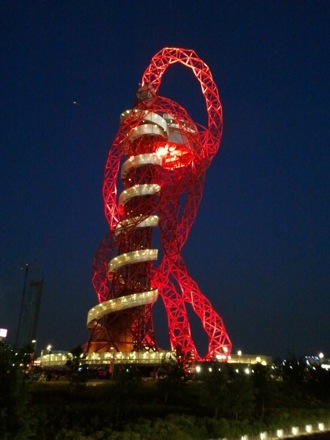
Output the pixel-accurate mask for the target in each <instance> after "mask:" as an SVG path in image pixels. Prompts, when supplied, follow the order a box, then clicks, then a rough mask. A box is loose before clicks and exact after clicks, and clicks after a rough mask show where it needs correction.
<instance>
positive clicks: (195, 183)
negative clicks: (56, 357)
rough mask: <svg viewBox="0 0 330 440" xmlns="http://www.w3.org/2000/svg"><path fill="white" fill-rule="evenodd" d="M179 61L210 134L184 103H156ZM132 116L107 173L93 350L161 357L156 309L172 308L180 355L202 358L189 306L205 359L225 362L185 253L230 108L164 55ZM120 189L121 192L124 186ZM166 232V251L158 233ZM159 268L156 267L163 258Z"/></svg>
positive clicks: (218, 331)
mask: <svg viewBox="0 0 330 440" xmlns="http://www.w3.org/2000/svg"><path fill="white" fill-rule="evenodd" d="M174 63H181V64H183V65H184V66H186V67H188V68H190V69H191V70H192V71H193V73H194V75H195V77H196V79H197V80H198V81H199V83H200V86H201V91H202V93H203V96H204V98H205V104H206V111H207V116H208V126H207V128H202V127H201V126H199V125H198V126H197V125H196V124H195V123H194V121H193V120H192V119H191V117H190V116H189V114H188V113H187V111H186V110H185V109H184V108H182V107H181V106H180V105H179V104H177V103H176V102H174V101H172V100H170V99H167V98H164V97H161V96H158V95H157V92H158V89H159V87H160V85H161V80H162V77H163V75H164V73H165V71H166V69H167V68H168V67H169V66H170V65H172V64H174ZM137 98H138V101H137V103H136V104H135V106H134V107H133V109H131V110H128V111H126V112H124V113H122V115H121V124H120V129H119V131H118V133H117V135H116V137H115V139H114V142H113V144H112V146H111V148H110V151H109V154H108V158H107V162H106V165H105V172H104V183H103V198H104V206H105V216H106V219H107V221H108V223H109V228H110V231H109V234H108V235H107V237H105V239H104V240H103V241H102V242H101V244H100V247H99V249H98V252H97V254H96V256H95V258H94V262H93V278H92V281H93V285H94V288H95V290H96V293H97V296H98V301H99V304H98V305H97V306H95V307H93V308H92V309H91V310H90V311H89V314H88V327H89V329H90V332H91V333H90V338H89V341H88V344H87V349H88V351H107V350H109V348H110V346H111V347H113V348H114V349H115V350H117V351H130V350H137V351H138V350H157V349H158V347H157V343H156V340H155V335H154V330H153V323H152V313H151V312H152V305H153V304H154V303H155V301H156V300H157V297H158V296H160V297H161V299H162V300H163V302H164V305H165V309H166V313H167V319H168V331H169V339H170V344H171V349H172V350H177V351H180V353H183V357H184V358H185V359H188V358H189V357H190V358H191V357H193V358H195V359H198V358H200V356H199V354H198V353H197V350H196V347H195V344H194V341H193V339H192V336H191V330H190V323H189V319H188V315H187V310H186V304H190V305H191V306H192V308H193V310H194V312H195V313H196V315H197V316H198V317H199V318H200V320H201V322H202V325H203V328H204V330H205V333H206V335H207V337H208V353H207V355H206V358H207V359H210V358H213V357H217V358H219V357H220V358H222V359H226V358H227V357H228V356H229V354H230V351H231V342H230V340H229V337H228V335H227V332H226V330H225V327H224V324H223V321H222V319H221V317H220V316H219V315H218V314H217V313H216V311H215V310H214V309H213V307H212V305H211V303H210V301H209V300H208V299H207V298H206V297H205V296H204V295H203V293H202V292H201V291H200V289H199V287H198V285H197V283H196V282H195V281H194V280H193V279H192V277H191V276H190V275H189V273H188V270H187V268H186V265H185V262H184V261H183V258H182V256H181V250H182V247H183V245H184V243H185V242H186V240H187V238H188V235H189V231H190V229H191V226H192V224H193V222H194V220H195V218H196V214H197V210H198V206H199V204H200V201H201V198H202V193H203V186H204V181H205V172H206V169H207V168H208V166H209V165H210V163H211V161H212V159H213V157H214V155H215V154H216V152H217V150H218V148H219V144H220V141H221V136H222V107H221V102H220V98H219V93H218V90H217V87H216V85H215V83H214V81H213V78H212V74H211V72H210V69H209V67H208V66H207V65H206V64H205V63H204V62H203V61H202V60H201V59H200V58H199V57H198V55H197V54H196V53H195V52H194V51H192V50H188V49H178V48H164V49H162V50H161V51H160V52H158V53H157V54H156V55H155V56H154V57H153V58H152V60H151V62H150V65H149V66H148V68H147V69H146V71H145V72H144V74H143V77H142V82H141V86H140V88H139V90H138V93H137ZM120 187H122V189H120V190H119V188H120ZM155 228H158V230H159V231H160V245H161V249H159V250H158V249H156V248H154V244H153V241H154V240H153V235H154V234H153V231H154V230H155ZM157 259H158V260H159V261H160V262H159V263H158V265H157V263H156V260H157Z"/></svg>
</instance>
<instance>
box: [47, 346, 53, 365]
mask: <svg viewBox="0 0 330 440" xmlns="http://www.w3.org/2000/svg"><path fill="white" fill-rule="evenodd" d="M47 351H48V364H49V365H50V353H51V351H52V346H51V345H50V344H49V345H47Z"/></svg>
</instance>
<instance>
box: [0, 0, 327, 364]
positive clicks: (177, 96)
mask: <svg viewBox="0 0 330 440" xmlns="http://www.w3.org/2000/svg"><path fill="white" fill-rule="evenodd" d="M0 15H1V17H0V48H1V52H0V55H1V67H0V69H1V81H0V93H1V96H0V98H1V110H0V112H1V162H0V163H1V173H0V177H1V200H0V204H1V205H0V206H1V216H0V234H1V235H0V244H1V254H0V327H5V328H8V329H9V334H8V339H9V342H14V340H15V336H16V329H17V323H18V316H19V307H20V302H21V295H22V288H23V281H24V272H23V271H22V270H21V267H23V266H24V265H25V264H26V263H29V265H30V267H31V270H30V275H31V278H37V277H39V276H41V274H42V276H43V277H44V292H43V298H42V304H41V314H40V321H39V331H38V338H37V339H38V345H37V349H38V350H41V349H43V348H44V347H45V346H46V345H47V344H48V343H51V344H52V345H53V347H54V349H70V348H72V347H75V346H76V345H78V344H83V343H84V342H85V341H86V339H87V336H88V333H87V330H86V317H87V312H88V310H89V308H91V307H92V306H93V305H95V304H96V296H95V293H94V291H93V288H92V285H91V281H90V278H91V263H92V259H93V256H94V254H95V252H96V250H97V247H98V245H99V242H100V241H101V239H102V238H103V237H104V235H105V234H106V233H107V230H108V229H107V224H106V221H105V218H104V215H103V201H102V196H101V187H102V178H103V167H104V164H105V160H106V157H107V153H108V149H109V147H110V145H111V142H112V140H113V138H114V136H115V134H116V132H117V129H118V123H119V115H120V113H121V112H122V111H123V110H125V109H127V108H130V107H131V106H132V105H133V103H134V94H135V92H136V88H137V84H138V82H139V81H140V79H141V76H142V73H143V71H144V70H145V68H146V67H147V66H148V64H149V61H150V59H151V57H152V56H153V55H154V54H155V53H156V52H158V51H159V50H160V49H161V48H162V47H165V46H175V47H185V48H189V49H193V50H195V51H196V52H197V53H198V55H199V56H200V57H201V58H202V59H203V60H204V61H205V62H206V63H207V64H208V65H209V67H210V69H211V71H212V73H213V77H214V79H215V81H216V83H217V85H218V88H219V92H220V96H221V100H222V105H223V112H224V136H223V140H222V144H221V148H220V151H219V153H218V155H217V156H216V157H215V159H214V161H213V162H212V165H211V167H210V168H209V170H208V172H207V179H206V185H205V189H204V197H203V201H202V203H201V206H200V209H199V212H198V215H197V220H196V222H195V224H194V226H193V228H192V230H191V233H190V236H189V239H188V241H187V244H186V246H185V247H184V251H183V254H184V257H185V260H186V262H187V265H188V268H189V270H190V273H191V274H192V275H193V277H194V278H195V279H196V280H197V282H198V284H199V286H200V288H201V289H202V291H203V293H204V294H206V296H208V298H209V299H210V300H211V302H212V304H213V306H214V307H215V309H216V310H217V311H218V312H219V314H220V315H221V316H222V318H223V319H224V322H225V325H226V328H227V331H228V333H229V336H230V338H231V340H232V342H233V351H234V352H235V351H237V350H238V349H241V350H242V351H243V353H244V352H245V353H263V354H270V355H274V356H275V355H285V354H287V353H295V354H297V355H301V354H315V353H318V352H319V351H324V352H325V354H326V355H330V232H329V228H330V149H329V141H330V111H329V99H330V51H329V48H330V3H329V1H327V0H324V1H320V0H313V1H308V0H306V1H303V0H300V1H294V0H292V1H285V0H276V1H254V0H252V1H234V2H233V1H229V0H228V1H222V0H214V1H211V0H204V1H203V2H202V1H197V0H190V1H188V0H181V1H180V0H177V1H174V0H167V1H165V2H158V1H152V0H151V1H150V0H149V1H145V0H140V1H133V0H132V1H130V0H121V1H118V0H112V1H101V0H99V1H87V0H80V1H74V0H73V1H69V2H68V1H62V0H59V1H55V0H49V1H46V2H45V1H31V2H27V1H26V2H25V1H20V2H12V1H9V0H7V1H4V0H1V1H0ZM160 94H161V95H163V96H166V97H168V98H171V99H174V100H175V101H177V102H179V103H180V104H182V105H183V106H184V107H185V108H186V109H187V110H188V112H189V113H190V115H191V116H192V117H193V118H194V120H195V121H196V122H199V123H202V124H203V123H205V118H206V114H205V109H204V101H203V98H202V95H201V92H200V89H199V85H198V83H197V81H196V80H195V79H194V77H193V74H192V73H191V71H190V70H188V69H184V68H182V67H179V66H177V65H176V66H173V67H171V68H169V69H168V70H167V72H166V74H165V76H164V79H163V83H162V87H161V89H160ZM155 319H156V323H155V325H156V328H157V332H158V339H159V342H160V345H161V346H162V347H164V348H166V344H167V342H166V341H167V338H166V318H165V316H164V313H163V310H162V306H161V304H160V303H159V304H157V305H156V307H155ZM192 321H193V322H194V327H193V334H194V336H195V338H196V340H197V341H198V342H197V345H199V346H200V347H201V348H202V351H203V350H204V351H205V349H206V346H205V338H203V337H202V336H201V335H200V333H201V331H200V324H199V322H198V320H197V319H195V318H193V317H192ZM203 347H204V348H203Z"/></svg>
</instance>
